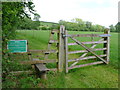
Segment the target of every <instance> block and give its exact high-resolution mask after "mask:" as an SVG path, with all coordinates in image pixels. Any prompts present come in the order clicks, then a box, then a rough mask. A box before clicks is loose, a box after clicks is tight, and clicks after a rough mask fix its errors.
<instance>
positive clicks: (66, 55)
mask: <svg viewBox="0 0 120 90" xmlns="http://www.w3.org/2000/svg"><path fill="white" fill-rule="evenodd" d="M67 34H68V33H67V30H65V36H66V35H67ZM64 67H65V73H68V37H65V66H64Z"/></svg>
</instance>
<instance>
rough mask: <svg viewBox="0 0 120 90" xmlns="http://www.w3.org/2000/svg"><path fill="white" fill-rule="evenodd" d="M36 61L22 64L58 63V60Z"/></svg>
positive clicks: (22, 62)
mask: <svg viewBox="0 0 120 90" xmlns="http://www.w3.org/2000/svg"><path fill="white" fill-rule="evenodd" d="M33 60H35V61H21V62H20V64H37V63H54V62H57V60H39V59H33Z"/></svg>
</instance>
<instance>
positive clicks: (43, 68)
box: [33, 59, 49, 79]
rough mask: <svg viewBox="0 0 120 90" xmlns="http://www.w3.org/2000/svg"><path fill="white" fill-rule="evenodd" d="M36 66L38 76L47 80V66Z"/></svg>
mask: <svg viewBox="0 0 120 90" xmlns="http://www.w3.org/2000/svg"><path fill="white" fill-rule="evenodd" d="M33 61H35V59H33ZM34 66H35V70H36V73H37V76H38V77H40V78H42V79H46V73H47V71H49V69H48V68H47V67H46V65H45V64H43V63H37V64H34Z"/></svg>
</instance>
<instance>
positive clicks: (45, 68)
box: [35, 63, 49, 72]
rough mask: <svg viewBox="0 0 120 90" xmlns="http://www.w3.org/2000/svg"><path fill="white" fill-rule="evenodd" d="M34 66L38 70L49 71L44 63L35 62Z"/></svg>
mask: <svg viewBox="0 0 120 90" xmlns="http://www.w3.org/2000/svg"><path fill="white" fill-rule="evenodd" d="M35 67H36V68H37V69H38V70H39V71H40V72H46V71H49V69H48V68H47V67H46V65H45V64H43V63H39V64H35Z"/></svg>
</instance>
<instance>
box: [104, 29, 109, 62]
mask: <svg viewBox="0 0 120 90" xmlns="http://www.w3.org/2000/svg"><path fill="white" fill-rule="evenodd" d="M104 34H110V30H109V29H108V28H106V29H105V31H104ZM104 41H107V43H104V48H107V49H106V50H104V54H106V55H107V56H106V57H105V60H106V61H107V64H108V63H109V59H110V58H109V57H110V37H104Z"/></svg>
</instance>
